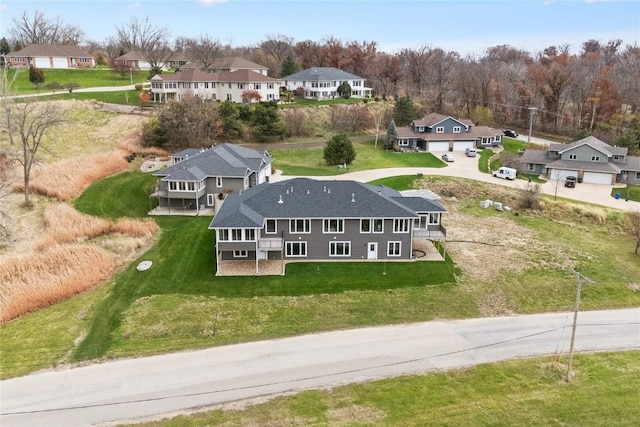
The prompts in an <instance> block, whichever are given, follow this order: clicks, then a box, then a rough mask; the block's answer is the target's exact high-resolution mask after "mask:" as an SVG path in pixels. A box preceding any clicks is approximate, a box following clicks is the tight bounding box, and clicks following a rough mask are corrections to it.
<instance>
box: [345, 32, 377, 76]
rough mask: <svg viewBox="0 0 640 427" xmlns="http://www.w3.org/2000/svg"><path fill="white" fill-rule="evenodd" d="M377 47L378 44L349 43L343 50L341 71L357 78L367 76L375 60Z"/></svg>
mask: <svg viewBox="0 0 640 427" xmlns="http://www.w3.org/2000/svg"><path fill="white" fill-rule="evenodd" d="M377 47H378V44H377V43H376V42H373V41H372V42H369V41H366V40H364V41H362V42H361V43H360V42H357V41H352V42H349V43H348V44H347V45H346V46H345V48H344V50H345V53H344V57H345V58H344V61H343V70H344V71H348V72H350V73H353V74H355V75H358V76H365V75H367V74H368V70H369V67H370V66H371V65H372V64H373V62H374V60H375V57H376V52H377Z"/></svg>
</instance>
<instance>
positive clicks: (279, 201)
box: [278, 194, 284, 203]
mask: <svg viewBox="0 0 640 427" xmlns="http://www.w3.org/2000/svg"><path fill="white" fill-rule="evenodd" d="M278 203H284V202H283V201H282V194H281V195H280V199H279V200H278Z"/></svg>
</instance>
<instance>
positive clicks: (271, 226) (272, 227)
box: [267, 219, 278, 234]
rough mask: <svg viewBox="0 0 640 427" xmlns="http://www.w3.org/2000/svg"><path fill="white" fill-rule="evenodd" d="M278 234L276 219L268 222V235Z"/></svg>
mask: <svg viewBox="0 0 640 427" xmlns="http://www.w3.org/2000/svg"><path fill="white" fill-rule="evenodd" d="M277 232H278V222H277V221H276V220H275V219H268V220H267V234H275V233H277Z"/></svg>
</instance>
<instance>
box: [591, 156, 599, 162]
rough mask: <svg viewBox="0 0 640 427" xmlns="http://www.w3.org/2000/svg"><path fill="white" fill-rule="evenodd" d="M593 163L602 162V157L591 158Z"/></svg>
mask: <svg viewBox="0 0 640 427" xmlns="http://www.w3.org/2000/svg"><path fill="white" fill-rule="evenodd" d="M591 161H592V162H599V161H600V156H591Z"/></svg>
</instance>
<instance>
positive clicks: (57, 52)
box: [5, 44, 96, 69]
mask: <svg viewBox="0 0 640 427" xmlns="http://www.w3.org/2000/svg"><path fill="white" fill-rule="evenodd" d="M5 58H6V60H7V63H8V64H9V66H10V67H30V66H32V65H33V66H35V67H36V68H62V69H64V68H93V67H95V66H96V60H95V59H94V58H93V56H91V54H89V53H87V52H86V51H85V50H83V49H82V48H80V47H79V46H75V45H67V44H30V45H27V46H25V47H24V48H23V49H20V50H19V51H17V52H11V53H8V54H7V55H6V56H5Z"/></svg>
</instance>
